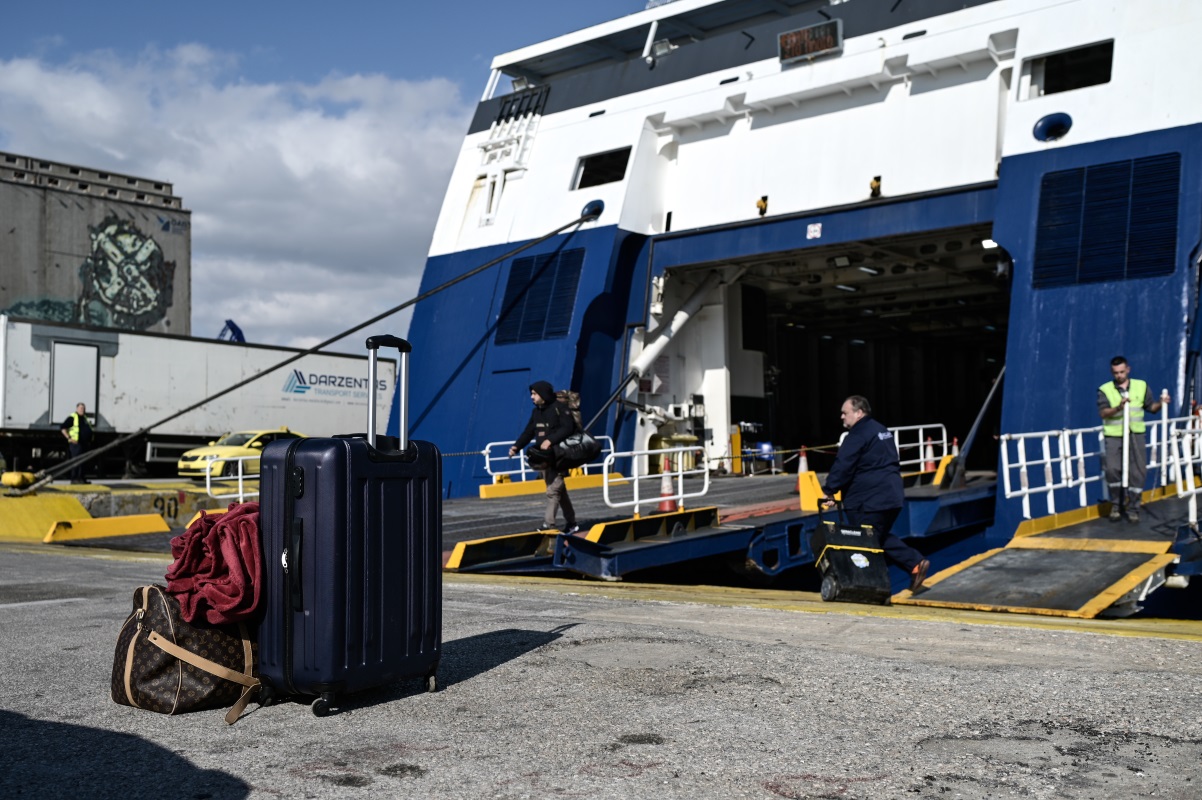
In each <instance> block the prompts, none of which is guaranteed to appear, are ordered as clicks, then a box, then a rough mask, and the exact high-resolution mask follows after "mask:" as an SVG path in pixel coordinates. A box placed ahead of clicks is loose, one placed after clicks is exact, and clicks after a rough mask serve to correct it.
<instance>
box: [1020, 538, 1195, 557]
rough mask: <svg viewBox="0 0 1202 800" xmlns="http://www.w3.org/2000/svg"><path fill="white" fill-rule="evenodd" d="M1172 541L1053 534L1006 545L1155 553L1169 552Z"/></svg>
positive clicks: (1106, 551) (1032, 548)
mask: <svg viewBox="0 0 1202 800" xmlns="http://www.w3.org/2000/svg"><path fill="white" fill-rule="evenodd" d="M1172 546H1173V543H1172V542H1166V541H1159V542H1155V541H1147V540H1140V539H1057V538H1055V537H1053V536H1046V537H1040V538H1038V539H1031V538H1023V539H1014V540H1013V541H1011V542H1010V543H1009V544H1007V545H1006V547H1007V548H1009V549H1011V550H1092V551H1094V552H1099V553H1147V554H1148V555H1150V556H1152V555H1157V554H1159V553H1167V552H1169V548H1170V547H1172Z"/></svg>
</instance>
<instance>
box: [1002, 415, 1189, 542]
mask: <svg viewBox="0 0 1202 800" xmlns="http://www.w3.org/2000/svg"><path fill="white" fill-rule="evenodd" d="M1199 424H1202V421H1200V420H1199V419H1198V418H1197V417H1174V418H1171V419H1170V418H1169V416H1168V409H1167V407H1165V408H1162V410H1161V418H1160V419H1158V420H1149V421H1148V422H1147V435H1146V440H1145V447H1146V449H1147V466H1148V471H1149V472H1150V473H1153V474H1154V475H1155V478H1154V479H1153V482H1154V483H1155V484H1157V485H1159V486H1167V485H1168V484H1169V483H1171V482H1173V481H1175V480H1176V474H1177V469H1176V467H1175V466H1174V464H1173V462H1172V454H1171V449H1172V448H1171V446H1170V444H1171V441H1172V439H1173V437H1174V435H1175V432H1176V431H1184V430H1194V429H1196V428H1197V427H1198V426H1199ZM998 439H999V442H998V443H999V446H1000V448H1001V460H1002V488H1003V491H1004V494H1005V497H1006V498H1007V499H1013V498H1022V507H1023V517H1024V518H1026V519H1031V515H1032V511H1031V498H1032V497H1035V496H1039V495H1043V496H1044V497H1045V502H1046V504H1047V514H1049V515H1050V514H1055V513H1056V511H1057V506H1056V502H1057V500H1056V498H1057V490H1061V489H1064V490H1076V492H1075V497H1076V505H1077V506H1078V507H1080V508H1085V507H1087V506H1089V505H1090V499H1089V489H1088V487H1089V484H1091V483H1097V484H1099V486H1101V485H1103V468H1104V464H1103V462H1104V457H1105V442H1104V436H1103V433H1102V426H1101V425H1096V426H1093V427H1089V428H1071V429H1064V430H1055V431H1037V432H1034V433H1005V434H1002V435H1001V436H1000V437H998ZM1123 483H1124V485H1125V484H1126V483H1127V480H1126V476H1124V477H1123ZM1063 496H1064V495H1063V493H1062V494H1061V497H1062V498H1063Z"/></svg>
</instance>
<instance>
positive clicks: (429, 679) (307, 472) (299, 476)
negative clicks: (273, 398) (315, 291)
mask: <svg viewBox="0 0 1202 800" xmlns="http://www.w3.org/2000/svg"><path fill="white" fill-rule="evenodd" d="M381 347H395V348H397V349H398V350H399V351H400V363H399V364H398V366H397V394H398V395H399V396H400V408H401V413H400V427H399V430H400V433H401V435H400V437H384V436H380V437H375V430H376V407H375V405H376V404H375V399H376V380H377V378H376V375H377V355H378V351H379V349H380V348H381ZM367 348H368V351H369V359H368V377H369V380H368V395H369V399H368V414H367V418H368V422H367V430H368V432H369V433H370V434H371V435H372V436H373V437H374V440H369V438H368V436H367V435H366V434H356V435H352V436H335V437H332V438H308V439H292V440H286V441H278V442H272V443H271V444H269V445H268V446H267V447H266V448H265V449H264V450H263V456H262V459H261V462H262V467H261V469H260V473H261V478H260V498H259V500H260V515H261V516H260V527H261V530H262V536H263V560H264V564H265V572H266V575H265V587H264V588H265V592H264V597H265V598H266V603H265V605H266V616H265V618H264V620H263V623H262V625H261V627H260V630H259V670H260V673H261V676H262V680H263V690H262V692H261V702H264V703H270V702H271V701H272V700H273V699H274V698H276V697H278V696H287V695H305V696H311V697H315V700H314V701H313V706H312V708H313V713H314V714H316V715H318V716H324V715H325V714H327V713H329V711H330V709H331V708H332V707H336V706H337V698H338V697H340V696H342V695H344V694H349V693H352V692H357V691H360V690H362V689H368V688H372V687H377V686H384V685H387V684H391V683H395V682H397V681H400V680H402V679H405V678H412V677H422V678H424V679H425V682H426V689H427V690H429V691H434V690H435V689H436V688H437V677H436V673H437V670H438V661H439V656H440V653H441V649H442V495H441V486H442V456H441V454H440V453H439V452H438V449H437V448H436V447H435V446H434V445H433V444H431V443H429V442H419V441H409V440H408V413H407V411H408V388H409V386H408V376H409V370H408V367H409V352H410V345H409V343H408V342H407V341H405V340H404V339H401V338H398V337H395V336H373V337H371V338H369V339H368V340H367Z"/></svg>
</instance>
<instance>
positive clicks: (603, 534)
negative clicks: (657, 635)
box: [446, 460, 995, 582]
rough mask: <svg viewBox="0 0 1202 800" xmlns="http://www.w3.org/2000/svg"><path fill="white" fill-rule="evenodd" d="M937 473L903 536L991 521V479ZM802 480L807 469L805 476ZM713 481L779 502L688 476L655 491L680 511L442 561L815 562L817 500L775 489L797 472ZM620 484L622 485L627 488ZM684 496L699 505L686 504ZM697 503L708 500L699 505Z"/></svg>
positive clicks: (611, 575) (760, 576)
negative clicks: (706, 491)
mask: <svg viewBox="0 0 1202 800" xmlns="http://www.w3.org/2000/svg"><path fill="white" fill-rule="evenodd" d="M945 463H946V460H945ZM939 474H940V473H939V472H938V471H937V472H936V473H932V474H928V475H927V476H926V480H927V481H931V477H932V475H934V476H935V477H936V480H934V481H931V482H928V483H925V484H916V485H913V486H910V487H908V488H907V489H906V496H907V505H906V508H907V513H906V514H904V515H903V517H902V518H901V519H900V520H899V522H898V529H899V532H902V535H903V536H907V537H916V538H920V539H922V538H926V539H931V540H934V539H936V538H938V537H943V538H946V537H947V536H949V535H952V536H955V535H958V534H960V533H962V532H964V531H968V530H980V529H981V528H983V526H985V525H987V524H988V523H989V521H990V520H991V519H992V516H993V506H994V498H995V482H994V481H993V480H970V481H968V482H967V485H966V486H964V487H961V488H958V489H940V488H939V482H938V480H937V477H938V475H939ZM808 477H810V478H813V477H814V476H813V474H812V473H809V474H808ZM989 477H992V476H989ZM643 479H649V480H651V481H654V482H657V483H658V481H659V480H660V479H661V476H659V475H651V476H632V479H631V482H638V481H639V480H643ZM678 483H679V482H678ZM716 483H718V484H726V485H736V486H751V485H755V484H757V483H762V484H763V485H765V486H769V485H775V486H776V490H777V492H778V493H777V495H776V497H777V498H778V499H776V500H775V501H772V502H765V501H763V500H761V501H760V502H751V503H749V502H748V500H751V498H750V497H742V498H739V500H737V501H736V502H735V503H734V504H731V503H730V502H729V499H727V500H725V501H724V499H723V497H722V496H723V495H724V494H725V492H722V491H719V496H718V497H712V496H700V497H699V496H697V495H692V496H690V495H689V492H688V483H687V482H685V483H684V486H685V490H684V491H680V492H678V493H677V494H676V495H675V496H673V497H668V498H662V499H663V500H666V501H668V502H670V503H673V504H676V505H677V506H678V509H677V510H671V511H659V510H657V511H655V512H653V513H650V514H643V515H639V516H625V517H614V518H611V519H608V520H604V521H601V522H598V523H596V524H594V525H592V526H591V528H589V530H588V531H586V532H584V533H583V535H576V536H565V535H561V534H558V533H556V532H538V531H530V532H524V533H511V534H504V535H499V536H490V537H486V538H476V539H467V540H463V541H459V542H457V543H456V544H455V546H454V549H453V550H452V551H451V552H450V554H449V556H448V558H447V562H446V569H448V570H450V571H455V572H487V573H525V574H537V573H547V572H560V573H563V572H572V573H576V574H579V575H582V576H585V577H590V578H594V579H599V580H608V581H615V580H623V579H625V578H627V577H630V576H632V575H635V574H637V573H639V572H642V571H644V570H650V569H662V568H670V569H678V570H681V571H682V572H687V571H689V570H690V569H693V568H695V565H696V564H698V563H699V562H700V560H702V559H707V558H712V557H719V558H722V559H724V560H725V561H726V563H727V564H728V565H729V566H730V567H731V568H732V569H733V570H734V571H735V572H736V573H738V574H741V575H744V576H748V577H750V578H751V579H752V580H753V582H769V581H771V580H772V579H774V578H775V577H776V576H778V575H780V574H781V573H783V572H785V571H786V570H789V569H793V568H797V567H811V566H813V564H814V560H815V556H814V553H813V551H812V548H811V546H810V534H811V533H812V532H813V531H814V529H815V528H816V527H817V526H818V525H819V524H820V518H819V515H818V514H817V513H816V511H817V507H816V499H817V498H816V496H814V494H813V491H812V490H810V491H807V490H806V489H805V485H806V482H804V481H803V482H802V486H803V491H802V492H801V496H800V498H799V496H798V495H797V494H792V495H791V496H790V495H789V494H784V493H783V492H782V491H781V490H785V489H786V487H789V488H792V486H795V485H796V478H795V477H794V476H785V475H780V476H775V477H770V476H755V477H749V478H746V479H724V480H723V481H718V482H716ZM790 485H792V486H790ZM624 489H625V490H627V491H629V489H628V487H624ZM728 497H729V496H728ZM582 499H583V498H581V497H576V498H574V502H575V503H576V505H577V513H581V512H582V509H581V502H580V501H581V500H582ZM657 499H659V498H657ZM686 499H689V500H694V501H697V502H698V503H699V505H698V506H697V507H694V508H689V509H685V508H684V507H683V503H684V501H685V500H686ZM765 499H766V498H765ZM715 501H716V502H715ZM703 502H704V503H705V505H700V503H703ZM719 505H720V506H721V508H719V507H718V506H719ZM732 505H733V507H732ZM653 507H654V506H653ZM584 513H587V512H584ZM903 531H904V532H903ZM898 574H899V575H900V573H898Z"/></svg>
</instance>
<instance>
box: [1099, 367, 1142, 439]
mask: <svg viewBox="0 0 1202 800" xmlns="http://www.w3.org/2000/svg"><path fill="white" fill-rule="evenodd" d="M1098 391H1100V392H1102V393H1103V394H1104V395H1106V399H1107V400H1109V401H1110V407H1111V408H1114V407H1115V406H1117V405H1118V404H1119V403H1121V402H1123V396H1122V395H1121V394H1119V390H1118V387H1117V386H1115V385H1114V381H1106V382H1105V383H1103V384H1102V385H1101V386H1099V387H1098ZM1147 397H1148V384H1147V383H1146V382H1144V381H1141V380H1136V379H1135V378H1132V379H1131V380H1130V381H1128V383H1127V399H1128V401H1129V402H1130V404H1131V432H1132V433H1143V432H1144V431H1145V430H1146V427H1145V426H1144V401H1145V400H1146V399H1147ZM1102 434H1103V435H1104V436H1122V435H1123V415H1122V414H1115V415H1114V416H1113V417H1110V418H1109V419H1104V420H1102Z"/></svg>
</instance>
